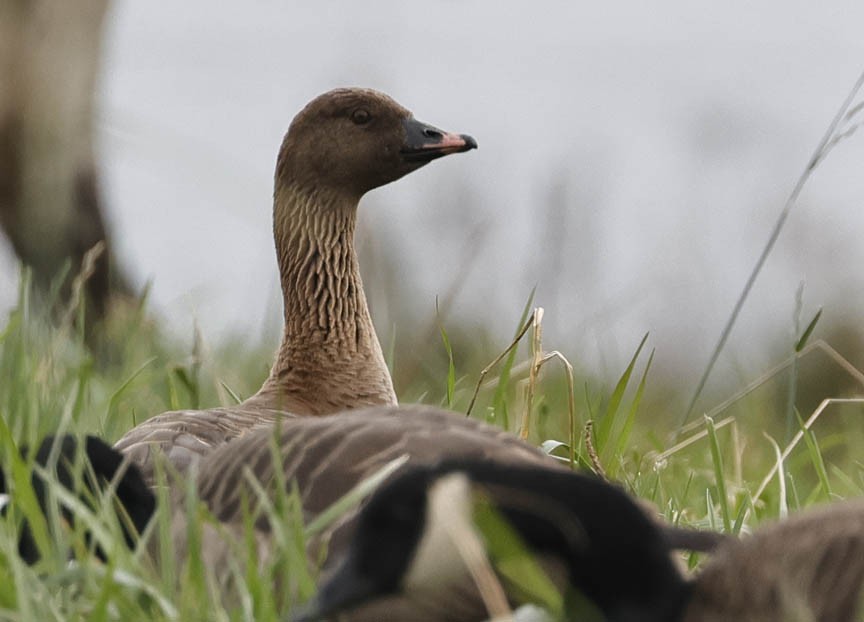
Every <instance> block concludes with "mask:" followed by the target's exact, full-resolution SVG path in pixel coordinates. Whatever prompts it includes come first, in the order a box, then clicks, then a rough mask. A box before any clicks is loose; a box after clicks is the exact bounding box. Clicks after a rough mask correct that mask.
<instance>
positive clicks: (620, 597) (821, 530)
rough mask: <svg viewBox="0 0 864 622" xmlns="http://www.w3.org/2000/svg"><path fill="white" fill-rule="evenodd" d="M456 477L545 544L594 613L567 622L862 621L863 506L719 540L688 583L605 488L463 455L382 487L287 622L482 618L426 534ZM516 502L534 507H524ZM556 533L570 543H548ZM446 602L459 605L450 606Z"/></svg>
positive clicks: (664, 545)
mask: <svg viewBox="0 0 864 622" xmlns="http://www.w3.org/2000/svg"><path fill="white" fill-rule="evenodd" d="M452 474H458V475H462V476H463V477H464V478H466V480H467V481H468V482H469V484H470V486H469V487H468V488H467V490H469V491H470V492H471V493H472V494H475V495H476V493H477V492H478V491H479V492H481V493H482V494H485V496H486V497H487V498H491V499H492V501H493V505H494V506H495V508H496V509H498V510H499V511H500V512H501V513H502V514H503V515H504V517H505V518H507V519H509V520H510V521H511V525H512V526H513V527H515V529H516V531H517V533H518V534H519V535H520V536H521V539H522V541H523V542H524V543H525V544H526V545H527V547H528V549H529V550H530V551H531V552H532V553H533V554H534V555H536V556H537V557H538V558H539V559H543V558H544V557H545V558H548V556H549V551H550V548H551V549H552V550H553V551H554V552H555V554H556V556H557V557H558V563H557V564H556V565H554V566H553V569H555V570H557V571H558V576H557V578H558V585H559V586H561V587H563V588H564V589H565V590H566V589H567V588H568V586H569V587H571V588H574V589H575V590H577V591H578V592H579V593H580V594H582V595H583V596H584V597H585V598H586V599H587V600H588V602H589V603H592V604H593V605H594V606H595V607H596V612H595V613H596V614H597V615H599V616H601V617H599V618H594V617H591V616H590V615H587V614H585V613H579V614H574V615H573V617H566V616H565V619H567V620H571V619H575V620H583V619H589V620H594V619H602V620H605V621H606V622H623V621H633V622H636V621H640V622H650V621H656V622H729V621H730V620H734V621H735V622H798V621H801V622H803V621H807V622H855V621H856V620H859V619H860V617H859V616H860V615H861V612H862V607H861V601H862V588H864V500H862V499H858V500H851V501H845V502H838V503H834V504H831V505H828V506H825V507H822V508H814V509H808V510H804V511H802V512H800V513H799V514H796V515H794V516H792V517H790V518H788V519H785V520H781V521H777V522H776V523H774V524H769V525H765V526H762V527H760V528H758V529H757V530H756V531H755V533H754V534H753V535H751V536H747V537H743V538H741V539H740V540H739V539H734V538H723V539H718V540H717V541H716V542H717V547H716V549H715V550H714V552H713V554H712V556H711V557H710V558H709V560H708V561H707V562H706V564H705V566H704V568H703V569H702V570H701V571H700V572H698V573H697V574H696V575H695V576H694V577H691V578H687V577H685V576H684V575H682V574H681V573H680V572H679V570H678V569H677V568H676V567H674V566H672V565H670V560H669V558H668V556H667V555H666V553H667V552H668V551H669V550H670V549H672V548H677V547H676V546H675V543H674V540H675V538H676V537H677V535H678V534H677V530H675V529H671V530H670V529H669V528H664V527H662V526H658V525H656V524H652V522H651V521H649V520H647V519H646V517H645V515H644V514H643V513H642V512H640V511H639V510H638V507H637V504H636V503H634V501H633V500H632V499H629V498H627V497H626V495H624V494H623V493H622V492H620V491H617V490H615V489H614V488H613V487H611V486H608V485H606V484H604V483H602V482H597V481H596V480H595V481H590V480H589V479H586V478H584V476H580V475H578V474H575V473H569V472H555V473H553V472H550V471H547V470H546V469H545V468H542V469H539V470H538V469H537V468H536V467H535V466H534V465H528V464H518V465H513V466H512V467H510V468H507V467H505V468H497V467H490V466H489V465H487V464H485V463H483V462H477V461H471V460H469V461H468V462H462V463H461V464H460V463H459V462H458V461H457V462H455V463H450V464H446V463H445V464H443V465H438V466H432V467H429V466H425V467H420V468H418V469H416V470H415V471H414V472H411V471H406V472H404V473H403V475H402V476H397V477H396V478H394V479H393V480H391V481H390V482H389V483H387V484H385V485H384V486H382V487H381V488H380V489H379V490H378V491H377V492H376V493H375V495H374V496H373V497H372V498H371V499H370V501H369V503H368V504H367V505H366V507H365V508H364V509H363V510H362V511H361V512H360V514H359V516H358V518H357V519H356V526H355V529H354V533H353V539H352V540H351V542H350V544H349V547H348V550H347V551H346V552H345V554H344V555H343V556H342V560H341V563H340V564H339V566H338V567H337V569H336V570H335V571H334V572H331V573H330V575H329V576H328V577H327V578H326V579H325V580H324V581H323V582H322V584H321V585H320V587H319V592H318V595H317V596H316V598H315V599H314V600H313V601H312V602H311V603H310V604H309V605H308V606H307V607H306V608H305V609H304V610H303V611H302V612H301V613H300V614H299V615H297V616H296V617H295V618H294V619H293V622H312V621H315V620H335V619H339V620H340V622H342V621H344V622H349V621H350V622H373V621H375V622H388V621H391V622H397V621H399V620H423V621H424V622H480V621H481V620H485V619H486V618H487V617H489V616H488V614H487V612H486V611H485V610H484V609H483V607H482V603H481V602H480V600H479V595H478V593H477V590H476V589H474V590H468V589H466V588H465V586H466V585H467V586H470V585H472V580H471V578H470V577H469V576H468V573H467V571H466V570H465V568H464V564H463V563H462V562H461V560H460V558H459V556H458V554H457V552H456V549H455V547H453V546H449V547H448V546H442V545H441V544H440V541H439V542H437V544H436V546H435V547H434V548H435V549H436V550H437V551H438V553H439V554H438V555H436V556H430V555H429V554H428V549H429V542H430V541H432V540H434V539H435V538H434V537H431V536H430V534H433V533H434V532H435V531H436V529H435V525H434V524H433V522H434V519H435V516H436V512H433V511H430V510H429V508H430V507H433V506H434V505H435V503H436V502H435V496H436V494H437V493H436V492H435V490H436V486H437V485H438V483H440V481H442V480H443V479H444V478H446V477H447V476H448V475H452ZM418 481H419V482H421V483H420V484H418V483H417V482H418ZM412 482H413V483H412ZM418 491H420V492H419V494H418ZM520 497H521V498H523V499H527V500H529V501H528V502H527V503H522V504H520V503H518V500H519V499H520ZM464 500H465V495H464V493H463V496H462V497H461V501H462V503H463V504H464ZM531 500H534V502H533V503H532V502H531ZM450 507H451V511H450V512H449V514H442V513H441V512H437V515H438V516H439V517H440V516H445V517H447V518H446V520H449V521H456V520H457V519H458V517H459V515H460V513H461V510H460V504H459V503H455V504H453V503H451V506H450ZM525 508H529V511H528V512H527V517H526V512H525ZM562 509H563V510H564V511H561V510H562ZM439 522H441V521H439ZM550 534H553V535H551V536H550ZM554 534H564V535H565V536H566V534H569V538H568V537H560V538H559V539H558V541H557V542H555V540H554ZM550 541H551V542H555V544H554V546H551V547H550ZM424 565H425V566H424ZM568 565H570V568H569V572H567V568H568ZM562 568H563V569H564V570H565V572H563V573H562V572H561V570H562ZM418 574H421V575H422V576H424V577H427V578H428V577H437V579H436V580H428V579H427V581H425V582H424V583H418V582H417V581H415V580H413V577H416V576H417V575H418ZM553 576H554V575H553ZM442 577H443V578H442ZM454 602H458V603H460V604H459V606H457V607H454V606H451V604H452V603H454ZM466 602H467V603H471V604H472V605H473V606H472V607H468V606H467V605H466V604H465V603H466ZM586 615H587V617H586Z"/></svg>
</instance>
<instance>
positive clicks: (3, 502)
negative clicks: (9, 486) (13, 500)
mask: <svg viewBox="0 0 864 622" xmlns="http://www.w3.org/2000/svg"><path fill="white" fill-rule="evenodd" d="M7 505H9V495H0V511H2V510H3V508H5V507H6V506H7Z"/></svg>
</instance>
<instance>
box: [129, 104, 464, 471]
mask: <svg viewBox="0 0 864 622" xmlns="http://www.w3.org/2000/svg"><path fill="white" fill-rule="evenodd" d="M476 146H477V143H476V142H475V141H474V139H473V138H471V137H470V136H467V135H458V134H451V133H447V132H444V131H441V130H439V129H437V128H434V127H432V126H430V125H426V124H425V123H422V122H420V121H417V120H416V119H415V118H414V117H413V116H412V114H411V113H410V112H409V111H408V110H406V109H405V108H403V107H402V106H400V105H399V104H398V103H396V102H395V101H393V100H392V99H391V98H389V97H388V96H386V95H384V94H383V93H379V92H377V91H373V90H370V89H358V88H351V89H336V90H334V91H330V92H328V93H325V94H323V95H321V96H319V97H317V98H315V99H314V100H312V101H311V102H310V103H309V104H308V105H307V106H306V107H305V108H304V109H303V110H302V111H301V112H300V113H299V114H298V115H297V116H296V117H295V118H294V120H293V121H292V123H291V126H290V128H289V130H288V132H287V134H286V135H285V139H284V141H283V143H282V147H281V149H280V152H279V157H278V161H277V165H276V174H275V190H274V200H273V233H274V239H275V243H276V255H277V260H278V264H279V273H280V279H281V286H282V294H283V315H284V331H283V335H282V343H281V346H280V348H279V350H278V352H277V354H276V357H275V362H274V364H273V367H272V369H271V372H270V375H269V377H268V378H267V380H266V381H265V382H264V384H263V386H262V387H261V389H260V390H259V391H258V392H257V393H256V394H255V395H253V396H252V397H250V398H249V399H247V400H246V401H244V402H243V403H241V404H240V405H238V406H236V407H226V408H214V409H211V410H207V411H176V412H168V413H164V414H162V415H160V416H157V417H154V418H152V419H150V420H148V421H145V422H143V423H142V424H140V425H138V426H136V427H135V428H133V429H132V430H130V431H129V432H127V433H126V434H125V435H124V436H123V437H122V438H121V439H120V440H119V441H118V442H117V444H116V447H117V449H119V450H120V451H122V452H123V453H126V454H128V455H130V456H131V457H132V459H133V460H134V461H135V462H136V464H138V465H139V466H140V467H141V468H142V470H143V473H144V476H145V479H147V480H148V481H152V475H153V464H152V459H153V457H154V455H156V454H158V453H163V454H165V455H166V456H167V457H168V460H169V462H171V464H172V465H173V466H174V467H175V468H176V469H178V470H180V471H182V470H184V469H186V468H188V465H189V464H190V462H191V461H192V460H193V459H197V458H198V457H200V456H201V455H204V454H206V453H207V452H209V451H211V450H212V449H213V448H214V447H217V446H219V445H221V444H223V443H225V442H227V441H229V440H231V439H233V438H237V437H238V436H242V435H243V434H245V433H246V432H247V431H248V430H251V429H253V428H255V427H257V426H259V425H263V426H267V425H272V423H273V422H274V421H276V419H277V417H279V416H282V415H283V414H286V416H290V415H296V416H319V415H324V414H329V413H334V412H338V411H342V410H347V409H352V408H362V407H367V406H375V405H394V404H396V395H395V393H394V391H393V385H392V382H391V379H390V373H389V370H388V369H387V366H386V364H385V362H384V357H383V355H382V353H381V346H380V344H379V342H378V337H377V335H376V334H375V329H374V327H373V325H372V320H371V318H370V315H369V309H368V306H367V303H366V298H365V295H364V293H363V283H362V281H361V278H360V271H359V266H358V263H357V255H356V253H355V250H354V241H353V238H354V228H355V221H356V213H357V206H358V203H359V201H360V198H361V197H362V196H363V195H364V194H365V193H366V192H368V191H369V190H371V189H373V188H377V187H379V186H382V185H384V184H387V183H390V182H392V181H395V180H397V179H399V178H400V177H403V176H404V175H406V174H408V173H410V172H412V171H414V170H417V169H418V168H420V167H422V166H424V165H425V164H427V163H428V162H430V161H432V160H434V159H437V158H440V157H442V156H445V155H448V154H451V153H457V152H461V151H467V150H469V149H473V148H475V147H476Z"/></svg>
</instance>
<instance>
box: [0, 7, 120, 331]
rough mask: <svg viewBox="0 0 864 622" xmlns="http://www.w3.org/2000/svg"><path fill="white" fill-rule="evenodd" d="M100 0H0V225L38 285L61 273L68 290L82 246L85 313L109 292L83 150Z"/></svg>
mask: <svg viewBox="0 0 864 622" xmlns="http://www.w3.org/2000/svg"><path fill="white" fill-rule="evenodd" d="M107 8H108V0H0V226H2V228H3V231H4V232H5V234H6V235H7V237H8V238H9V240H10V242H11V243H12V246H13V248H14V249H15V252H16V253H17V254H18V257H19V258H20V259H21V261H22V262H24V263H25V264H27V265H28V266H30V267H31V268H32V270H33V276H34V281H35V283H36V284H37V285H38V286H39V287H40V289H42V290H47V288H48V286H49V285H50V284H51V283H52V282H54V281H55V279H56V278H57V277H58V276H59V275H60V274H61V273H62V270H63V269H64V267H65V266H67V265H68V266H69V268H70V269H69V271H68V273H67V274H66V276H65V281H64V282H63V283H62V284H61V289H60V292H61V298H60V302H65V301H68V300H69V297H70V295H71V293H72V282H73V279H74V277H75V276H76V275H77V274H78V273H79V271H80V270H81V265H82V260H83V258H84V255H85V253H87V251H88V250H90V249H91V248H93V247H94V246H95V245H97V244H98V243H99V242H103V243H104V248H103V252H102V253H101V255H99V256H98V257H97V258H96V260H95V262H94V263H93V265H92V274H90V276H89V278H88V280H87V281H86V284H85V286H84V290H83V292H82V293H83V294H84V295H85V296H86V301H87V317H88V325H89V324H90V323H91V322H90V321H89V320H99V319H101V318H102V317H103V316H104V314H105V312H106V309H107V303H108V299H109V296H110V294H111V293H112V291H115V290H122V291H125V290H126V287H125V285H124V283H123V280H122V279H120V278H116V277H115V278H109V265H110V263H111V254H110V245H109V244H108V240H107V236H106V228H105V222H104V220H103V218H102V214H101V211H100V200H99V191H98V183H97V171H96V165H95V158H94V150H93V116H94V95H95V86H96V79H97V74H98V70H99V58H100V52H101V41H102V24H103V21H104V17H105V13H106V10H107Z"/></svg>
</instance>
